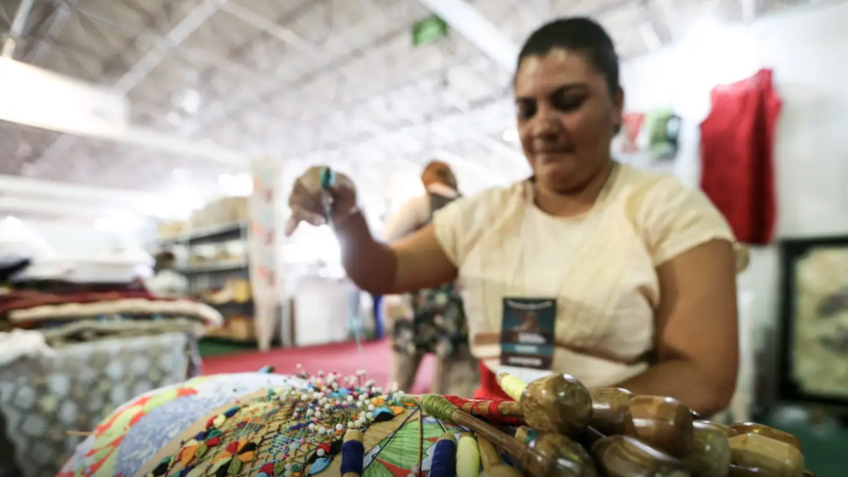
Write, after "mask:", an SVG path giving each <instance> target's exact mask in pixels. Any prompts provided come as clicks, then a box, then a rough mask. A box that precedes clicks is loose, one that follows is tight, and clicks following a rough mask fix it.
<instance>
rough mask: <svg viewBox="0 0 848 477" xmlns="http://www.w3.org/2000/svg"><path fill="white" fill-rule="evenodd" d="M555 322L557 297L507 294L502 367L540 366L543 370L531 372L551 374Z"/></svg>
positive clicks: (502, 330)
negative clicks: (526, 296) (508, 295)
mask: <svg viewBox="0 0 848 477" xmlns="http://www.w3.org/2000/svg"><path fill="white" fill-rule="evenodd" d="M555 325H556V299H554V298H509V297H507V298H504V299H503V320H502V324H501V367H504V368H524V369H527V370H528V371H529V370H538V371H539V372H540V373H531V374H534V375H535V374H540V376H539V377H541V376H544V375H547V374H550V371H551V367H552V366H553V360H554V342H555V341H554V336H555V335H554V328H555ZM504 371H505V372H509V371H508V369H504ZM513 374H515V373H513Z"/></svg>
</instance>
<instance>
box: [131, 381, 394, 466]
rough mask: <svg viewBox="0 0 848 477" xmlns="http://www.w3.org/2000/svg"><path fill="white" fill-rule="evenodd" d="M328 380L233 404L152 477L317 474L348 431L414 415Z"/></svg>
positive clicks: (372, 393) (372, 392)
mask: <svg viewBox="0 0 848 477" xmlns="http://www.w3.org/2000/svg"><path fill="white" fill-rule="evenodd" d="M322 381H323V380H322V379H321V378H318V379H315V380H313V381H312V382H310V383H309V384H308V385H306V386H304V387H300V388H298V387H293V386H290V387H283V388H277V389H268V390H267V391H266V392H265V395H264V396H261V397H254V398H252V399H240V400H238V401H236V402H234V403H233V404H232V405H231V406H228V407H227V408H226V409H223V410H221V411H220V413H218V414H217V415H213V416H209V417H208V419H207V421H206V423H205V425H204V426H203V427H204V428H203V429H202V430H200V431H199V432H197V433H196V434H195V435H194V436H193V437H191V438H189V439H187V440H186V441H185V442H183V444H182V446H181V447H180V449H179V450H178V451H176V452H172V453H170V454H169V455H166V456H164V457H162V456H159V457H161V460H159V463H158V465H157V466H156V467H155V468H153V469H152V470H151V471H150V472H149V473H148V474H147V477H164V476H168V477H201V476H215V477H225V476H228V475H229V476H237V475H257V476H258V477H276V476H283V475H284V476H289V477H302V476H307V475H315V474H318V473H320V472H322V471H323V470H325V469H326V468H327V467H328V466H329V465H330V462H331V460H332V459H333V457H334V456H335V455H336V454H338V453H339V452H340V450H341V444H342V438H343V437H344V434H345V432H346V431H347V430H348V429H361V430H365V429H366V428H367V427H368V426H369V424H370V423H372V422H375V421H385V420H391V419H393V418H394V417H395V416H396V415H399V414H402V413H404V412H406V411H407V410H408V409H407V408H406V407H405V406H404V404H403V403H401V400H400V399H393V398H392V397H391V396H382V395H381V394H380V391H379V389H378V388H374V387H373V384H368V385H366V384H363V385H361V386H355V385H350V384H348V385H347V386H345V385H342V386H340V385H339V383H338V382H336V381H335V377H334V376H333V375H332V374H331V375H329V376H328V377H327V379H326V382H322ZM185 437H187V436H186V435H185V434H183V435H181V438H185Z"/></svg>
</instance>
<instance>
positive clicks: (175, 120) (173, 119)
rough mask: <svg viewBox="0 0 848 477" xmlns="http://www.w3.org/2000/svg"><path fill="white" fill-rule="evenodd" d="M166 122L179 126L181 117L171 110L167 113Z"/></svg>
mask: <svg viewBox="0 0 848 477" xmlns="http://www.w3.org/2000/svg"><path fill="white" fill-rule="evenodd" d="M168 122H169V123H171V124H172V125H174V126H179V125H180V124H182V123H183V118H181V117H180V115H179V114H177V113H175V112H173V111H172V112H170V113H168Z"/></svg>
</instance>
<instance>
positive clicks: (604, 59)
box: [516, 17, 620, 94]
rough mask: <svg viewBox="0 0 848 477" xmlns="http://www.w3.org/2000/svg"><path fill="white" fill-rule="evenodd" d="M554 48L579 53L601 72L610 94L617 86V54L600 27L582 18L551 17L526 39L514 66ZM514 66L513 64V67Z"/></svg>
mask: <svg viewBox="0 0 848 477" xmlns="http://www.w3.org/2000/svg"><path fill="white" fill-rule="evenodd" d="M555 48H563V49H566V50H572V51H576V52H580V53H582V54H583V55H585V56H586V58H587V59H588V60H589V61H590V62H591V63H592V65H593V66H594V67H595V68H597V70H598V71H599V72H600V73H601V74H602V75H604V77H605V78H606V80H607V86H609V90H610V93H612V94H615V93H616V92H617V91H618V88H619V86H620V83H619V67H618V55H616V53H615V45H614V44H613V42H612V38H610V36H609V35H608V34H607V32H606V30H604V27H602V26H601V25H599V24H598V23H597V22H595V21H594V20H591V19H589V18H584V17H570V18H561V19H559V20H554V21H552V22H550V23H547V24H545V25H543V26H542V27H541V28H539V29H538V30H536V31H534V32H533V34H531V35H530V37H529V38H527V41H525V42H524V46H523V47H522V48H521V52H520V53H518V65H517V66H521V61H522V60H524V58H526V57H528V56H543V55H546V54H548V53H550V51H551V50H553V49H555ZM517 69H518V68H517V67H516V70H517Z"/></svg>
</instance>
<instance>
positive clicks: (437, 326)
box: [383, 161, 477, 397]
mask: <svg viewBox="0 0 848 477" xmlns="http://www.w3.org/2000/svg"><path fill="white" fill-rule="evenodd" d="M421 182H422V183H423V184H424V188H425V189H426V194H424V195H421V196H418V197H415V198H413V199H411V200H410V201H409V202H407V203H406V204H404V206H403V207H402V208H401V210H400V212H398V214H397V215H395V216H394V217H393V218H392V220H391V221H389V223H388V225H387V226H386V230H385V232H384V234H383V235H384V236H385V238H386V239H387V240H388V241H390V242H395V241H397V240H400V239H402V238H404V237H408V236H410V235H411V234H413V233H415V232H416V231H418V230H420V229H421V228H423V227H426V226H427V225H428V224H429V223H430V222H431V220H432V217H433V214H434V213H435V212H437V211H438V210H440V209H442V208H443V207H445V206H447V205H448V204H450V203H451V202H453V201H454V200H456V199H458V198H459V197H460V194H459V192H458V191H457V184H456V176H454V173H453V171H452V170H451V168H450V166H448V165H447V164H445V163H444V162H440V161H431V162H430V163H429V164H427V166H426V167H425V168H424V171H423V172H422V174H421ZM409 298H410V304H411V308H412V316H411V317H409V318H411V319H408V318H407V319H399V320H396V321H395V322H394V325H393V327H392V328H393V330H392V349H393V354H392V367H391V371H390V373H389V379H390V380H391V382H392V383H397V385H398V388H399V389H401V390H403V391H410V389H411V388H412V384H413V383H414V382H415V376H416V374H417V373H418V367H419V366H420V364H421V359H422V358H423V357H424V355H425V354H428V353H433V354H435V355H436V358H437V359H436V367H435V370H434V373H433V374H434V379H433V388H432V392H434V393H439V394H451V395H455V396H463V397H469V396H470V394H471V393H472V392H473V390H474V387H473V383H474V381H476V378H477V376H476V374H477V373H476V366H477V363H476V360H475V359H474V358H473V357H472V356H471V354H470V352H469V351H468V329H467V327H466V323H465V312H464V311H463V309H462V298H461V297H460V296H459V294H458V293H457V291H456V289H455V287H454V286H453V283H450V282H448V283H444V284H440V286H438V287H434V288H428V289H424V290H416V291H414V292H413V293H411V294H410V297H409Z"/></svg>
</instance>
